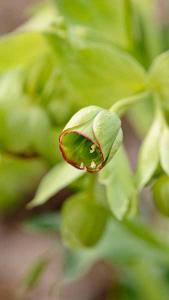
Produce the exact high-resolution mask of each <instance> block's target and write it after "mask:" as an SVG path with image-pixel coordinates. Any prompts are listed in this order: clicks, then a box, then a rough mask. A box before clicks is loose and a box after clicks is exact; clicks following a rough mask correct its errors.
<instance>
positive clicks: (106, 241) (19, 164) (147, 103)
mask: <svg viewBox="0 0 169 300" xmlns="http://www.w3.org/2000/svg"><path fill="white" fill-rule="evenodd" d="M158 9H159V7H158V5H157V3H156V1H153V0H144V1H143V0H105V1H99V0H93V1H89V0H75V1H68V0H57V1H56V0H55V1H50V2H49V3H48V4H46V5H44V6H43V7H42V8H41V9H39V10H37V11H36V13H35V14H34V15H33V16H32V18H31V19H30V20H29V21H28V22H27V23H26V24H24V25H23V26H21V27H20V28H18V29H17V30H16V31H15V32H13V33H10V34H8V35H4V36H3V37H1V39H0V173H1V176H0V214H1V215H3V214H4V213H5V214H7V213H9V212H13V211H15V210H16V208H17V207H18V206H19V205H20V204H21V203H26V202H27V201H28V200H29V201H30V200H33V202H31V203H30V204H29V205H30V207H31V206H32V207H33V206H36V205H40V204H43V203H45V202H46V201H47V200H49V199H50V198H51V197H52V196H54V195H55V194H57V193H58V192H59V191H60V190H62V189H63V188H66V187H68V188H69V189H70V190H71V193H72V194H73V195H71V198H70V199H67V200H66V202H65V204H64V205H63V209H62V211H61V212H60V213H59V217H58V216H57V215H56V219H55V214H51V215H50V214H49V215H43V216H40V217H39V218H40V219H38V217H37V218H36V217H34V218H33V219H30V220H29V221H28V223H29V225H31V224H32V227H33V228H37V229H40V228H41V229H42V230H46V229H48V230H51V231H57V230H58V227H61V228H60V231H61V233H62V237H63V239H64V244H66V245H67V246H68V247H69V248H74V247H75V248H76V249H74V250H70V249H69V250H68V252H67V253H66V254H65V256H66V259H67V264H66V274H67V275H69V277H70V278H71V279H75V278H77V277H79V276H82V274H83V273H84V272H85V271H87V270H88V269H89V268H90V267H91V266H92V265H93V264H94V263H95V262H96V261H97V260H98V259H103V260H106V261H109V262H111V264H112V265H113V266H116V267H117V268H118V269H119V270H120V271H121V272H120V276H119V278H118V285H117V288H116V290H113V288H112V293H110V295H109V299H114V298H113V297H114V296H113V295H116V300H117V299H123V300H125V299H131V300H132V299H135V300H136V299H140V300H141V299H148V300H156V299H159V300H161V299H164V300H165V299H167V298H168V293H169V282H168V281H169V279H168V277H167V274H168V272H169V245H168V243H167V239H168V237H167V234H168V232H167V231H165V240H166V241H164V240H163V239H162V238H159V235H158V233H157V232H154V231H152V228H150V225H148V224H147V223H148V222H147V220H146V218H147V215H148V212H147V214H146V213H144V212H143V218H142V219H143V221H144V222H143V223H144V224H142V222H140V221H138V220H136V221H131V218H133V216H134V215H135V216H136V215H137V213H138V210H139V206H140V205H139V204H138V198H139V197H138V192H139V190H141V189H142V188H144V186H145V185H149V186H150V187H152V186H153V193H154V199H155V203H156V205H157V207H159V208H160V210H161V212H162V213H164V214H165V215H166V214H167V215H168V210H167V213H166V210H165V209H166V207H167V204H168V202H167V201H168V200H169V199H168V187H169V183H168V176H169V167H168V166H169V155H168V153H169V152H168V151H169V142H168V141H169V138H168V132H169V129H168V122H169V118H168V115H169V114H168V111H169V109H168V107H169V99H168V97H169V88H168V87H169V71H168V70H169V51H168V50H169V49H168V41H169V25H168V23H169V22H168V23H165V24H163V22H162V21H160V19H158V18H157V14H158ZM164 37H165V38H164ZM164 51H166V52H165V53H163V52H164ZM144 91H150V95H149V96H148V97H147V98H146V99H143V101H140V102H138V103H135V104H134V103H133V105H132V106H131V109H130V110H129V112H128V113H127V117H128V118H129V120H130V122H131V124H132V126H133V127H134V128H135V130H136V133H137V134H138V135H139V136H141V137H143V136H145V134H147V132H148V134H147V137H146V139H145V140H144V142H143V144H142V147H141V152H140V154H139V161H138V168H137V169H138V171H137V176H136V177H137V178H135V176H134V175H133V172H132V171H131V168H130V164H129V162H128V158H127V154H126V153H125V149H124V148H121V150H120V151H119V152H118V153H117V155H116V156H115V158H114V159H113V160H112V161H111V163H110V164H108V165H107V166H106V167H105V168H104V169H103V170H102V172H101V173H100V174H99V175H98V176H94V177H93V176H91V175H89V174H86V173H85V172H81V171H79V170H76V169H74V168H72V167H70V166H69V165H66V164H65V163H63V162H61V156H60V154H59V151H58V136H59V133H60V130H61V129H63V128H64V126H65V124H66V123H67V121H68V120H69V118H70V117H71V116H72V115H73V114H74V113H75V112H76V111H77V110H78V109H80V108H81V107H84V106H86V105H92V104H96V105H100V106H102V107H104V108H109V107H110V106H111V105H112V104H113V103H114V102H117V101H121V99H122V98H124V99H130V100H131V99H133V98H132V97H133V95H134V96H135V94H141V93H142V92H144ZM154 94H156V97H154ZM159 103H160V104H159ZM152 121H153V122H152ZM164 174H165V175H164ZM159 176H160V177H159ZM161 176H165V178H167V179H166V180H165V182H164V180H162V179H161ZM42 177H43V178H42ZM41 178H42V180H41V182H40V179H41ZM162 178H164V177H162ZM39 182H40V185H39V186H38V184H39ZM164 189H165V192H164ZM35 191H36V193H35ZM34 193H35V195H34ZM32 198H33V199H32ZM159 199H160V205H159ZM161 201H162V203H161ZM144 209H145V210H146V208H144ZM164 210H165V211H164ZM153 213H154V214H156V211H155V210H153ZM155 216H156V215H155ZM60 220H61V223H60ZM119 220H120V222H119ZM160 220H163V219H160ZM162 222H163V221H161V224H162ZM149 223H150V224H151V219H150V220H149ZM155 226H156V225H155ZM156 227H157V226H156ZM156 231H157V230H156ZM159 232H160V228H159ZM89 246H93V247H91V248H90V247H89ZM46 267H47V262H46V259H42V260H41V259H40V260H39V261H38V262H37V264H35V266H34V267H33V268H32V269H31V270H30V273H29V274H28V277H26V278H27V279H26V281H25V284H26V286H27V287H28V288H32V287H34V286H35V285H36V283H37V282H39V280H40V277H41V275H42V274H43V271H44V270H45V268H46Z"/></svg>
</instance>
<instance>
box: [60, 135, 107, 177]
mask: <svg viewBox="0 0 169 300" xmlns="http://www.w3.org/2000/svg"><path fill="white" fill-rule="evenodd" d="M60 149H61V152H62V155H63V156H64V158H65V160H66V161H67V162H69V163H70V164H71V165H73V166H75V167H77V168H79V169H82V170H87V171H89V172H97V171H99V170H100V169H101V168H102V164H103V162H104V160H103V154H102V152H101V149H100V148H99V146H98V145H97V144H96V143H93V142H92V141H91V140H90V139H88V138H87V137H85V136H83V135H81V134H80V133H78V132H67V133H64V134H62V135H61V137H60Z"/></svg>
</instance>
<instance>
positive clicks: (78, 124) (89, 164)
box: [59, 106, 123, 173]
mask: <svg viewBox="0 0 169 300" xmlns="http://www.w3.org/2000/svg"><path fill="white" fill-rule="evenodd" d="M122 136H123V134H122V130H121V121H120V119H119V117H118V116H117V115H116V114H115V113H112V112H110V111H108V110H105V109H102V108H100V107H97V106H88V107H86V108H83V109H81V110H80V111H79V112H77V113H76V114H75V115H74V116H73V117H72V118H71V120H70V121H69V122H68V124H67V125H66V127H65V128H64V130H63V131H62V132H61V134H60V138H59V147H60V150H61V153H62V155H63V158H64V159H65V160H66V161H67V162H68V163H70V164H71V165H73V166H74V167H76V168H78V169H81V170H87V171H88V172H91V173H95V172H98V171H99V170H100V169H102V168H103V166H104V165H105V164H106V163H107V162H109V161H110V160H111V159H112V157H113V156H114V154H115V153H116V151H117V150H118V149H119V147H120V145H121V142H122Z"/></svg>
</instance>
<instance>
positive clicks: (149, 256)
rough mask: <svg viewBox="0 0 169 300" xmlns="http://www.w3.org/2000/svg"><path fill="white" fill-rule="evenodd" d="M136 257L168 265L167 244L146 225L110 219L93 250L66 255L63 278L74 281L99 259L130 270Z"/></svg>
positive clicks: (81, 250) (168, 252)
mask: <svg viewBox="0 0 169 300" xmlns="http://www.w3.org/2000/svg"><path fill="white" fill-rule="evenodd" d="M140 258H141V259H143V260H144V261H145V260H147V261H149V262H153V263H155V262H158V263H163V264H164V265H165V266H169V245H168V244H167V243H166V241H164V240H162V239H161V238H160V237H159V236H158V235H157V234H155V233H154V232H153V231H152V230H151V229H150V227H149V226H148V225H146V224H142V223H141V222H128V223H127V224H126V223H123V222H116V221H115V220H111V221H110V222H109V224H108V226H107V230H106V232H105V234H104V237H103V239H102V240H101V242H100V243H98V245H96V247H93V248H89V249H80V251H79V249H77V250H74V251H72V252H69V253H68V256H67V257H66V264H65V276H66V278H67V280H74V279H77V278H79V277H80V276H82V275H84V273H86V272H87V271H88V270H89V269H90V268H91V266H92V265H94V264H95V263H96V262H97V261H99V260H100V259H101V260H105V261H109V262H110V261H111V262H112V263H113V265H119V266H122V267H123V268H125V267H127V270H129V269H130V270H132V268H131V266H132V265H133V263H135V262H136V261H140Z"/></svg>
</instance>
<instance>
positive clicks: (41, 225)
mask: <svg viewBox="0 0 169 300" xmlns="http://www.w3.org/2000/svg"><path fill="white" fill-rule="evenodd" d="M23 225H25V226H26V227H27V228H28V229H31V230H32V229H33V230H35V231H43V232H44V231H45V232H55V233H56V232H58V230H59V229H60V214H58V213H55V212H52V213H45V214H41V215H35V216H33V217H30V218H28V219H26V220H25V221H24V222H23Z"/></svg>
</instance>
